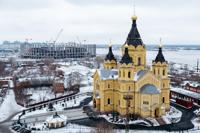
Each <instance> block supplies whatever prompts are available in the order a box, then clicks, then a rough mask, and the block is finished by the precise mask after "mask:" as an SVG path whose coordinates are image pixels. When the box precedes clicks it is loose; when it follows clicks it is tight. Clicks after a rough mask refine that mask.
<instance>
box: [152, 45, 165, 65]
mask: <svg viewBox="0 0 200 133" xmlns="http://www.w3.org/2000/svg"><path fill="white" fill-rule="evenodd" d="M154 62H156V63H157V62H161V63H163V62H166V60H165V57H164V56H163V53H162V46H160V47H159V51H158V54H157V56H156V59H155V60H154Z"/></svg>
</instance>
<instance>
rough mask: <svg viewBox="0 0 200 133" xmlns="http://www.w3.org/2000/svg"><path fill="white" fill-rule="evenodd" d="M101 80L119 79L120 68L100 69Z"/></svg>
mask: <svg viewBox="0 0 200 133" xmlns="http://www.w3.org/2000/svg"><path fill="white" fill-rule="evenodd" d="M98 73H99V75H100V78H101V80H108V79H117V78H118V70H116V69H112V70H107V69H100V70H98Z"/></svg>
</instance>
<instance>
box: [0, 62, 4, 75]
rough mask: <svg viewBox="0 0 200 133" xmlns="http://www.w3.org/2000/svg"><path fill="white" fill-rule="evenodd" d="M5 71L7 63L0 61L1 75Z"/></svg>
mask: <svg viewBox="0 0 200 133" xmlns="http://www.w3.org/2000/svg"><path fill="white" fill-rule="evenodd" d="M4 73H5V63H4V62H2V61H0V75H3V74H4Z"/></svg>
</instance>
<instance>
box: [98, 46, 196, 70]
mask: <svg viewBox="0 0 200 133" xmlns="http://www.w3.org/2000/svg"><path fill="white" fill-rule="evenodd" d="M107 53H108V48H97V55H106V54H107ZM113 53H114V55H116V56H119V58H120V57H121V56H122V53H121V50H120V48H118V49H117V48H115V49H113ZM157 53H158V51H156V50H147V63H148V64H151V62H152V60H154V59H155V57H156V55H157ZM163 54H164V56H165V59H166V60H167V61H168V62H175V63H181V64H188V65H189V67H196V65H197V59H200V50H182V49H180V50H173V49H170V50H169V49H165V48H163Z"/></svg>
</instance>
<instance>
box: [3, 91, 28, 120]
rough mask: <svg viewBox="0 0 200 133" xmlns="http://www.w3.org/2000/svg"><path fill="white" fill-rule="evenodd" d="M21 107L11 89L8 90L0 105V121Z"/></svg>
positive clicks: (21, 108)
mask: <svg viewBox="0 0 200 133" xmlns="http://www.w3.org/2000/svg"><path fill="white" fill-rule="evenodd" d="M23 109H24V108H23V107H21V106H19V105H18V104H17V103H16V101H15V94H14V92H13V90H8V92H7V94H6V97H5V99H4V101H3V103H2V104H1V105H0V122H2V121H4V120H6V119H7V118H8V117H9V116H11V115H12V114H14V113H16V112H18V111H21V110H23Z"/></svg>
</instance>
